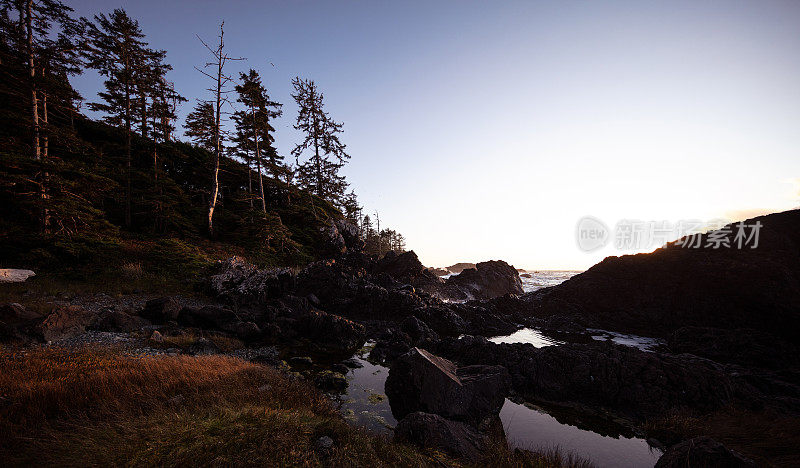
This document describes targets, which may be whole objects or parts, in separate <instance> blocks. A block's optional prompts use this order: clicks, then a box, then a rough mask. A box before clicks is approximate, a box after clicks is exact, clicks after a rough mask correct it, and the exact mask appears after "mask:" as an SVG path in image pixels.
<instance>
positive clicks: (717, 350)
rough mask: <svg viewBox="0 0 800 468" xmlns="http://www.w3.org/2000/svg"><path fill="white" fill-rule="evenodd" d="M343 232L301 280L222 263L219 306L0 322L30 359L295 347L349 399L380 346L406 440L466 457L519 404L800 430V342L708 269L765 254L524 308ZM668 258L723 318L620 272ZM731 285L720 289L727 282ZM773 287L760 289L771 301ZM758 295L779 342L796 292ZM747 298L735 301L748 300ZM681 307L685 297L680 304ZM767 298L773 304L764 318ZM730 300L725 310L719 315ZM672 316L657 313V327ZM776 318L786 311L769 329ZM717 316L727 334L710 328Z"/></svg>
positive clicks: (280, 355) (264, 357)
mask: <svg viewBox="0 0 800 468" xmlns="http://www.w3.org/2000/svg"><path fill="white" fill-rule="evenodd" d="M772 216H773V217H774V218H773V219H774V220H776V222H774V223H773V222H772V220H773V219H766V218H762V219H761V221H762V222H763V223H764V224H765V225H766V226H769V227H770V229H767V230H766V232H765V234H764V236H765V239H764V241H765V249H764V251H760V252H759V255H760V256H761V257H759V258H767V259H770V262H772V263H771V264H770V265H771V267H774V261H776V259H780V260H781V261H782V262H783V263H782V265H784V266H785V268H786V269H788V268H789V267H790V266H797V265H800V262H798V263H797V264H795V263H791V262H795V261H796V258H800V257H796V256H790V255H789V254H790V253H791V254H792V255H796V254H797V252H795V251H794V250H791V249H790V247H791V248H792V249H794V248H796V246H795V244H791V245H790V244H789V241H787V240H786V239H787V238H786V236H787V231H786V229H788V228H789V227H791V226H793V224H791V223H790V222H789V221H787V220H791V221H792V222H793V223H794V222H796V221H797V218H800V215H798V213H797V212H791V213H789V214H786V213H784V214H780V215H772ZM767 218H770V217H767ZM336 232H337V233H338V234H339V235H338V236H337V235H332V238H333V239H334V241H335V243H336V245H337V250H338V251H340V252H341V253H340V255H338V256H337V257H336V258H335V259H331V260H326V261H320V262H316V263H312V264H310V265H308V266H307V267H305V268H303V269H302V270H300V271H298V272H295V271H292V270H289V269H280V268H278V269H267V270H259V269H257V268H255V267H253V266H251V265H248V264H247V263H246V262H244V261H241V260H239V259H236V258H233V259H230V260H228V261H226V262H222V263H221V264H219V265H218V267H217V269H216V271H215V272H214V273H213V274H211V275H210V276H209V278H208V281H207V282H206V287H207V291H206V292H207V294H208V296H209V297H210V300H208V301H199V300H188V299H186V298H181V297H170V296H167V297H161V298H149V299H147V300H146V298H135V299H133V300H130V301H128V303H117V304H116V305H112V303H113V302H114V301H113V300H111V301H109V300H107V298H103V297H102V296H98V297H96V298H94V299H89V300H81V301H74V302H70V301H62V302H59V303H56V304H54V307H53V309H52V310H51V311H49V312H47V313H44V314H39V313H36V312H34V311H30V310H27V309H26V308H25V307H23V306H20V305H19V304H4V305H2V307H0V339H2V341H4V342H16V343H22V344H30V343H36V342H53V343H59V342H62V343H63V342H65V341H66V342H68V340H75V339H77V337H80V336H82V335H84V334H85V333H87V332H92V331H94V332H93V333H112V334H113V333H120V334H125V333H128V334H135V335H136V336H138V337H139V338H140V339H139V341H138V342H137V343H136V344H135V345H131V346H134V347H136V346H139V348H137V349H142V348H147V347H148V346H149V345H150V344H156V345H160V343H158V341H159V340H161V341H162V343H163V340H164V339H167V341H169V340H173V341H174V340H175V337H179V336H182V335H187V334H194V335H196V336H202V337H203V338H201V339H200V340H195V342H194V343H193V344H192V346H190V347H187V348H186V349H174V348H173V349H168V351H165V352H173V353H175V352H185V353H194V354H203V353H218V352H225V350H223V349H221V348H220V346H219V345H218V344H216V343H215V342H214V340H212V339H208V338H206V337H207V336H211V337H212V338H213V337H223V338H226V339H230V340H234V341H235V342H236V343H239V345H240V346H241V347H242V348H243V349H250V350H266V351H256V352H252V353H240V354H241V356H243V357H247V358H248V359H252V360H254V361H255V362H260V363H264V364H269V365H276V366H286V364H285V361H286V360H288V361H289V365H290V368H291V369H293V370H296V369H298V368H302V363H301V362H300V361H299V359H300V358H302V356H294V359H292V356H291V355H290V354H287V352H285V351H282V352H278V350H279V349H280V350H303V352H304V353H306V354H308V353H319V354H325V355H328V356H341V359H340V360H341V361H343V362H341V363H340V364H338V365H334V366H332V368H331V369H330V371H328V372H326V373H324V374H323V375H322V376H320V375H317V376H314V377H313V379H314V381H315V383H317V385H318V386H319V387H320V388H323V389H325V390H331V391H336V390H341V389H342V386H344V387H346V386H347V381H346V379H345V378H344V373H346V369H347V367H346V366H347V363H346V359H347V358H348V357H349V356H352V354H353V353H354V352H355V350H357V349H359V348H360V347H361V346H362V345H363V344H364V342H365V341H366V340H373V341H374V342H375V346H374V348H373V349H372V351H371V352H370V359H371V360H373V361H374V362H379V363H383V364H385V365H387V366H391V371H390V375H389V379H388V380H387V382H386V387H387V390H386V392H387V395H388V396H389V403H390V405H391V408H392V412H393V413H394V414H395V417H396V419H397V420H398V421H399V424H398V426H397V428H396V437H398V439H401V440H406V441H410V442H414V443H417V444H421V445H424V446H429V447H433V448H436V449H440V450H443V451H445V452H446V453H449V454H451V455H454V456H458V457H465V458H467V459H469V458H474V456H475V454H476V453H479V452H480V450H481V446H482V444H486V443H489V441H490V440H492V439H496V438H500V439H502V438H503V434H502V432H503V431H502V426H499V429H498V424H497V414H498V412H499V410H500V407H499V406H498V402H500V405H502V402H503V400H504V398H505V397H506V396H509V395H513V396H514V398H517V399H520V400H522V401H528V402H531V403H537V404H547V405H555V406H561V407H565V408H570V409H571V410H573V411H576V412H578V413H583V414H587V415H592V416H595V417H601V418H604V419H606V420H609V421H613V422H614V423H616V424H621V425H623V426H625V427H628V428H631V430H634V431H637V432H640V433H641V432H642V431H643V429H642V428H643V427H645V425H646V423H647V422H648V421H651V420H655V419H658V418H661V417H664V416H665V415H669V414H671V413H674V412H675V411H691V412H693V413H696V414H704V413H709V412H713V411H716V410H719V409H721V408H725V407H730V406H735V407H743V408H747V409H748V410H753V411H767V410H769V411H774V412H777V413H780V414H783V415H790V416H798V415H800V378H798V376H800V371H799V370H798V367H797V358H796V356H797V353H796V350H797V347H796V345H797V344H796V342H795V341H793V340H796V336H795V338H792V337H791V336H790V334H789V333H788V330H783V331H780V333H779V331H778V330H777V328H776V326H777V325H776V324H775V323H770V322H769V321H768V320H767V321H765V320H763V319H762V320H761V322H765V323H760V324H759V321H757V320H755V319H750V318H747V317H748V315H747V314H745V313H744V312H742V311H732V310H731V307H733V306H732V305H731V304H732V302H731V301H732V299H730V298H727V299H722V298H718V297H717V296H726V295H728V294H729V289H721V288H720V287H719V285H717V287H716V288H711V287H710V286H709V284H708V278H710V277H711V275H710V273H707V272H705V273H704V272H703V271H704V270H703V268H718V267H719V266H720V265H726V264H728V263H730V262H734V261H742V262H743V261H745V260H746V261H747V262H750V263H749V264H750V265H751V268H750V269H749V270H746V271H744V272H742V273H741V275H745V279H741V278H740V279H738V280H734V281H733V283H732V285H730V288H735V287H738V285H739V283H740V282H742V281H745V280H746V281H752V280H753V278H752V276H753V275H757V274H758V272H757V271H755V270H753V268H756V267H758V266H759V265H761V264H760V263H759V262H756V261H753V260H752V258H751V257H752V256H753V255H755V254H753V253H749V252H748V253H746V255H747V257H746V259H744V260H743V259H739V258H738V257H736V256H737V255H745V254H738V253H730V252H721V251H717V252H701V253H700V254H697V258H694V257H686V255H687V254H684V253H682V252H680V253H677V252H673V251H672V250H674V248H673V247H670V246H668V247H667V248H665V249H663V252H658V251H657V252H656V253H654V254H651V255H650V256H645V257H640V256H635V257H633V258H630V259H626V258H625V257H623V258H621V259H616V260H613V259H612V260H606V261H605V262H603V263H601V264H599V265H598V266H596V267H595V268H593V269H591V270H589V271H587V272H585V273H583V274H580V275H577V276H576V277H574V278H573V279H571V280H569V281H567V282H565V283H563V284H562V285H560V286H556V287H552V288H546V289H543V290H540V291H537V292H535V293H529V294H522V289H521V283H520V279H519V276H518V272H517V271H516V270H515V269H514V268H513V267H512V266H510V265H508V264H506V263H505V262H502V261H492V262H484V263H479V264H477V265H476V268H474V269H465V270H464V271H463V272H462V273H461V274H460V275H457V276H452V277H450V278H448V279H447V280H442V279H441V278H439V277H437V276H436V275H435V274H433V273H432V272H431V271H430V270H429V269H427V268H425V267H424V266H423V265H422V264H421V263H420V261H419V260H418V259H417V257H416V255H415V254H414V253H413V252H406V253H403V254H396V253H393V252H390V253H389V254H387V255H386V256H385V257H384V258H381V259H375V258H371V257H368V256H366V255H364V254H362V253H360V251H359V248H360V245H359V241H358V239H357V237H356V236H351V235H349V231H348V230H347V229H346V227H340V228H338V229H337V230H336ZM342 233H344V234H342ZM792 239H793V238H792ZM776 246H777V247H776ZM771 248H775V249H778V250H779V251H778V252H774V251H772V250H770V249H771ZM663 256H675V257H676V258H679V259H680V261H678V260H675V262H676V263H675V264H676V265H677V264H680V265H682V266H681V267H680V268H682V269H691V271H693V272H694V274H695V276H697V277H698V278H700V283H699V285H697V286H696V287H697V288H699V289H700V290H701V291H705V295H704V299H703V301H702V302H701V303H699V304H697V307H699V308H700V309H696V310H698V311H699V310H702V311H703V313H704V314H710V316H705V315H704V316H702V317H700V316H698V317H695V319H693V320H691V319H687V318H686V317H685V316H684V315H685V314H686V313H688V312H681V310H683V309H681V307H689V305H688V304H689V303H690V302H689V301H691V300H694V299H695V298H696V297H698V296H697V295H698V294H699V293H698V292H697V291H694V290H688V289H686V288H687V287H688V286H687V284H688V283H682V284H683V286H682V288H683V289H682V293H681V294H680V295H678V294H676V293H673V292H671V291H672V288H675V287H677V286H675V284H674V283H670V282H669V280H668V279H667V277H669V278H673V277H674V276H675V274H676V273H675V272H670V273H669V275H667V276H665V275H666V273H665V274H661V275H658V276H657V277H655V279H653V277H651V276H648V275H640V274H638V273H637V274H636V275H635V276H636V277H626V279H625V280H624V281H623V280H620V279H619V278H620V276H619V275H622V274H623V272H628V270H627V269H622V270H615V269H614V268H612V266H613V265H616V264H620V263H624V264H625V265H628V266H630V265H639V266H634V267H631V268H632V269H633V271H634V272H639V273H641V272H642V271H645V270H646V269H647V268H650V266H649V265H650V263H649V262H652V263H653V264H657V265H663V264H664V263H663V262H661V257H663ZM726 256H727V257H726ZM717 257H721V258H717ZM728 257H733V260H731V258H728ZM712 258H713V259H714V260H713V261H712V260H710V259H712ZM737 259H738V260H737ZM764 262H766V260H765V261H764ZM687 263H688V264H689V266H686V264H687ZM762 263H763V262H762ZM790 263H791V265H790ZM667 265H672V263H670V262H667ZM753 265H755V266H753ZM667 268H670V267H669V266H667ZM765 268H766V267H765ZM624 274H626V275H631V273H630V272H628V273H624ZM794 274H795V270H792V275H794ZM615 275H616V276H615ZM747 275H750V276H747ZM599 278H602V279H599ZM724 278H726V277H723V279H721V280H719V281H721V283H719V284H728V283H726V281H727V280H725V279H724ZM770 278H772V277H770ZM770 278H767V279H764V280H763V281H766V282H767V283H763V281H762V283H760V284H762V285H764V287H765V288H768V287H769V284H772V283H769V281H772V280H771V279H770ZM791 278H794V276H791V277H790V279H789V283H787V284H789V285H791V284H793V283H792V281H794V280H793V279H791ZM642 282H644V283H645V284H646V285H649V286H646V287H643V288H642V289H643V290H644V291H645V292H646V294H647V297H652V301H650V302H648V303H644V302H642V301H643V299H641V297H642V296H641V295H637V294H634V293H630V291H634V290H636V289H637V288H640V287H639V286H637V285H638V284H639V283H642ZM655 284H663V285H664V286H663V287H664V288H665V289H666V291H667V292H666V293H658V292H657V291H655V290H653V288H655V287H656V286H655ZM715 284H716V283H715ZM756 286H759V285H756ZM789 287H790V286H787V285H786V284H784V285H783V286H781V287H780V288H779V292H781V294H783V293H785V292H786V289H787V288H789ZM623 290H624V291H625V293H624V294H623ZM670 294H672V295H671V296H669V295H670ZM742 294H746V295H747V297H748V298H749V299H748V300H747V301H746V302H744V303H742V304H741V307H748V308H752V310H753V311H756V312H757V313H762V311H763V310H765V309H767V308H769V307H776V308H777V310H778V311H780V314H781V320H780V321H779V322H778V325H780V327H788V326H791V325H792V324H794V323H795V320H797V317H798V313H797V309H795V308H794V307H796V304H795V302H793V301H794V296H793V295H791V294H787V295H775V296H773V295H769V296H763V297H762V296H758V295H757V294H756V293H755V292H747V293H742ZM742 294H738V295H737V298H738V299H741V298H742V297H744V296H743V295H742ZM667 296H669V297H672V298H673V299H671V300H669V301H668V304H666V303H665V301H667V299H665V297H667ZM758 297H762V299H763V300H764V301H765V303H764V304H756V303H755V302H754V301H756V299H757V298H758ZM687 298H688V299H687ZM103 300H106V303H105V305H103V304H104V302H103ZM717 300H719V301H722V302H721V303H723V304H724V305H725V306H724V307H722V308H720V307H721V306H718V305H715V306H714V307H713V308H711V307H710V306H708V304H717V302H715V301H717ZM779 301H782V302H781V304H778V302H779ZM798 303H800V302H798ZM598 304H602V307H600V305H598ZM636 304H638V305H636ZM793 304H795V305H793ZM659 307H660V308H659ZM612 308H613V310H618V311H620V312H619V314H618V315H615V316H612V315H611V314H610V312H608V311H609V310H611V309H612ZM662 308H663V309H667V308H672V309H675V310H678V314H679V316H680V317H682V319H681V320H682V323H681V326H678V325H677V324H673V322H671V321H667V322H666V325H664V328H659V327H660V326H661V325H660V323H661V322H659V320H661V317H662V312H661V311H662ZM656 309H657V310H658V311H659V312H658V313H656V312H652V311H653V310H656ZM634 310H635V312H634ZM686 310H689V309H686ZM693 310H695V309H693ZM722 310H727V311H729V312H730V314H729V316H728V317H730V318H731V319H730V320H727V321H722V320H721V319H720V316H719V314H720V313H721V311H722ZM776 313H778V312H775V311H774V310H773V311H772V312H770V313H769V314H767V317H773V316H775V314H776ZM636 314H638V315H636ZM681 314H683V315H681ZM697 314H700V312H697ZM714 314H717V315H714ZM714 317H716V320H721V321H720V322H717V323H710V321H712V319H714ZM710 325H715V326H710ZM723 325H724V327H723ZM743 326H749V327H751V328H747V329H744V328H741V327H743ZM523 327H534V328H536V329H538V330H540V331H541V332H542V333H544V334H545V335H549V336H557V337H558V338H559V339H560V340H562V341H565V342H566V343H565V344H563V345H558V346H547V347H544V348H536V347H534V346H532V345H530V344H522V343H506V344H498V343H493V342H490V341H488V340H487V339H486V337H492V336H497V335H507V334H510V333H512V332H514V331H516V330H519V329H520V328H523ZM593 327H596V328H604V329H607V330H614V331H621V332H630V331H637V332H642V331H645V332H648V333H649V336H662V337H666V343H667V344H666V345H665V346H662V347H660V348H659V349H657V350H651V351H642V350H639V349H636V348H633V347H629V346H622V345H617V344H613V343H610V342H598V341H594V340H592V339H590V338H588V336H589V333H590V332H589V329H591V328H593ZM780 327H779V328H780ZM97 336H102V335H97ZM122 341H124V340H122ZM134 341H135V340H134ZM118 344H119V343H118ZM239 345H236V346H239ZM234 347H235V346H234ZM155 349H156V350H159V349H163V346H155ZM156 352H159V351H156ZM284 358H285V359H284ZM459 405H460V406H459ZM668 442H669V443H670V444H671V445H672V446H673V448H672V449H670V450H667V452H666V454H665V455H664V458H663V460H664V462H663V463H659V466H677V465H675V462H674V461H672V460H682V459H683V458H681V456H678V455H675V451H681V450H684V451H685V447H686V445H685V441H681V440H671V441H668ZM654 443H656V444H657V443H658V442H657V441H654ZM699 446H702V447H706V448H707V449H708V450H707V451H708V452H710V453H711V452H713V453H717V455H718V456H719V457H722V458H720V459H724V457H727V456H729V455H730V452H729V451H727V449H724V448H722V449H720V446H719V444H717V443H716V442H713V441H711V442H709V441H705V442H704V443H702V444H699ZM720 454H721V455H720ZM684 455H685V454H684ZM736 456H737V457H738V455H736ZM684 458H685V457H684ZM737 459H738V458H737Z"/></svg>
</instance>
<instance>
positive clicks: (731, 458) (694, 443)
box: [656, 437, 756, 468]
mask: <svg viewBox="0 0 800 468" xmlns="http://www.w3.org/2000/svg"><path fill="white" fill-rule="evenodd" d="M687 466H697V467H703V468H748V467H755V466H756V464H755V463H753V462H752V461H751V460H749V459H747V458H744V457H743V456H741V455H739V454H738V453H736V452H734V451H733V450H729V449H728V448H726V447H725V446H724V445H722V444H720V443H719V442H717V441H715V440H714V439H712V438H710V437H695V438H693V439H689V440H685V441H683V442H681V443H679V444H676V445H673V446H672V447H670V448H669V449H668V450H667V451H666V452H664V455H661V458H659V459H658V462H656V468H684V467H687Z"/></svg>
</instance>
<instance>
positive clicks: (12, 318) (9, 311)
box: [0, 302, 42, 322]
mask: <svg viewBox="0 0 800 468" xmlns="http://www.w3.org/2000/svg"><path fill="white" fill-rule="evenodd" d="M41 317H42V316H41V314H39V313H38V312H34V311H32V310H28V309H26V308H25V307H24V306H23V305H22V304H18V303H16V302H9V303H5V304H0V320H3V321H6V322H16V321H28V320H35V319H38V318H41Z"/></svg>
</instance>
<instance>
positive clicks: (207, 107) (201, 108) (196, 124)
mask: <svg viewBox="0 0 800 468" xmlns="http://www.w3.org/2000/svg"><path fill="white" fill-rule="evenodd" d="M216 122H217V119H216V113H215V111H214V105H213V104H212V103H210V102H209V101H198V102H197V104H195V106H194V110H193V111H192V112H190V113H189V115H187V116H186V125H185V127H186V132H185V133H186V136H188V137H189V138H191V139H192V141H194V142H195V144H196V145H197V146H199V147H201V148H203V149H205V150H208V151H210V152H214V148H215V147H216V144H217V127H216Z"/></svg>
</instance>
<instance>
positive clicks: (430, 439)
mask: <svg viewBox="0 0 800 468" xmlns="http://www.w3.org/2000/svg"><path fill="white" fill-rule="evenodd" d="M394 437H395V440H397V441H398V442H407V443H411V444H414V445H417V446H420V447H423V448H429V449H434V450H439V451H441V452H444V453H446V454H447V455H449V456H451V457H455V458H459V459H462V460H465V461H472V462H476V461H478V460H479V459H480V458H481V455H482V453H483V451H484V449H485V447H486V444H487V442H488V437H487V436H485V435H483V434H481V433H479V432H478V431H477V430H476V429H475V428H474V427H472V426H470V425H469V424H466V423H463V422H458V421H452V420H449V419H446V418H443V417H441V416H439V415H438V414H430V413H424V412H414V413H410V414H408V415H407V416H406V417H404V418H403V419H401V420H400V422H399V423H398V424H397V427H396V428H395V430H394Z"/></svg>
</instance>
